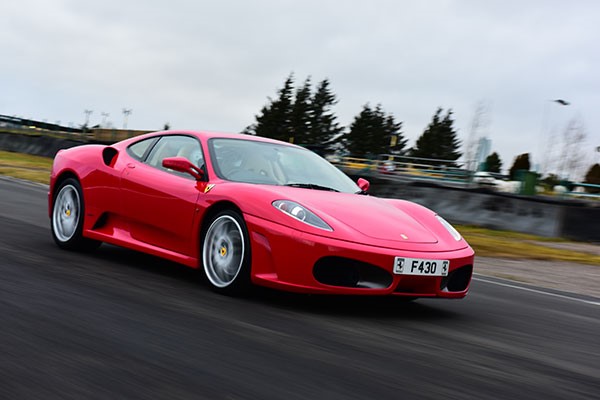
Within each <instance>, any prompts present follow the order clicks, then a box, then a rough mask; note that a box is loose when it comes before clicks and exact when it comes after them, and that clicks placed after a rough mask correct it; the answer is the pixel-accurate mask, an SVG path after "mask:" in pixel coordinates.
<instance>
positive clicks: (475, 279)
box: [473, 277, 600, 306]
mask: <svg viewBox="0 0 600 400" xmlns="http://www.w3.org/2000/svg"><path fill="white" fill-rule="evenodd" d="M473 280H474V281H479V282H485V283H491V284H493V285H498V286H505V287H509V288H513V289H520V290H525V291H526V292H533V293H538V294H545V295H547V296H552V297H559V298H561V299H567V300H573V301H579V302H581V303H585V304H591V305H593V306H600V302H598V301H591V300H585V299H578V298H577V297H571V296H565V295H562V294H557V293H552V292H545V291H543V290H537V289H531V288H527V287H523V286H517V285H511V284H508V283H502V282H497V281H490V280H487V279H482V278H475V277H473Z"/></svg>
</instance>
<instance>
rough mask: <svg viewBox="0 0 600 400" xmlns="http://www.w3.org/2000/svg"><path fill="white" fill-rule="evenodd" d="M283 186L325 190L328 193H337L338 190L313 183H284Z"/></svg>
mask: <svg viewBox="0 0 600 400" xmlns="http://www.w3.org/2000/svg"><path fill="white" fill-rule="evenodd" d="M284 186H291V187H297V188H304V189H314V190H327V191H329V192H339V190H337V189H334V188H330V187H327V186H321V185H317V184H315V183H286V184H285V185H284Z"/></svg>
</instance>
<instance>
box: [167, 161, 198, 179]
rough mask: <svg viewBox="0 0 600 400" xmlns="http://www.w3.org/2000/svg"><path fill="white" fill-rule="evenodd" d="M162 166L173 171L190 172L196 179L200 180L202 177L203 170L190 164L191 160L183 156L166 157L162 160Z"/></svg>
mask: <svg viewBox="0 0 600 400" xmlns="http://www.w3.org/2000/svg"><path fill="white" fill-rule="evenodd" d="M162 166H163V167H165V168H169V169H172V170H173V171H177V172H183V173H186V174H190V175H191V176H193V177H194V178H196V180H197V181H200V180H202V178H203V177H204V171H202V170H201V169H200V168H198V167H197V166H195V165H194V164H192V163H191V161H190V160H188V159H187V158H185V157H167V158H165V159H164V160H163V162H162Z"/></svg>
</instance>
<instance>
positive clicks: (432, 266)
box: [394, 257, 450, 276]
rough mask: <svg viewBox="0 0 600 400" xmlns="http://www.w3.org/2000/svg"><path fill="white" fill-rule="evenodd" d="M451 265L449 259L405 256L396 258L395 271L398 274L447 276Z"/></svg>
mask: <svg viewBox="0 0 600 400" xmlns="http://www.w3.org/2000/svg"><path fill="white" fill-rule="evenodd" d="M449 267H450V261H448V260H426V259H423V258H404V257H396V258H395V259H394V273H395V274H397V275H421V276H447V275H448V268H449Z"/></svg>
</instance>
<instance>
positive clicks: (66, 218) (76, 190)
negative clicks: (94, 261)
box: [51, 178, 100, 250]
mask: <svg viewBox="0 0 600 400" xmlns="http://www.w3.org/2000/svg"><path fill="white" fill-rule="evenodd" d="M84 210H85V208H84V204H83V194H82V191H81V185H80V184H79V182H78V181H77V180H76V179H73V178H68V179H66V180H65V181H63V182H62V183H61V184H60V186H59V187H58V189H57V190H56V195H55V196H54V201H53V203H52V218H51V225H52V226H51V227H52V237H53V238H54V241H55V242H56V244H57V245H58V246H59V247H61V248H63V249H68V250H92V249H95V248H97V247H98V246H99V245H100V242H98V241H95V240H90V239H86V238H84V237H83V236H82V231H83V216H84Z"/></svg>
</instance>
